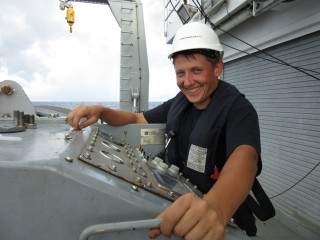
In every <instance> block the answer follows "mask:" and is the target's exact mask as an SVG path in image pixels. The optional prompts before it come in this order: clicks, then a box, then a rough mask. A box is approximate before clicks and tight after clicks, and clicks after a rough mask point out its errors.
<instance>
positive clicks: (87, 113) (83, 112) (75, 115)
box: [67, 105, 103, 129]
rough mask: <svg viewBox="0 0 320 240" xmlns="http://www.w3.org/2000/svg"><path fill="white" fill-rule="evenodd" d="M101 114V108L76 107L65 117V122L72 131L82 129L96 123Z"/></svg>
mask: <svg viewBox="0 0 320 240" xmlns="http://www.w3.org/2000/svg"><path fill="white" fill-rule="evenodd" d="M102 112H103V107H102V106H97V105H92V106H78V107H76V108H75V109H74V110H72V111H71V112H69V114H68V115H67V122H68V123H69V124H70V125H71V126H72V127H73V128H74V129H82V128H85V127H87V126H89V125H91V124H93V123H96V122H97V121H98V120H99V119H100V117H101V114H102ZM82 118H86V119H85V120H83V121H82V120H81V119H82Z"/></svg>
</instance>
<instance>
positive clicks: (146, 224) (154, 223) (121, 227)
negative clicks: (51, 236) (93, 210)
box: [79, 218, 162, 240]
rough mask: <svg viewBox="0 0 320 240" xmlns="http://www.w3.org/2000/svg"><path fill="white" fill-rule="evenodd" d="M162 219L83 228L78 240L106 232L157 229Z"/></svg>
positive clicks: (86, 239)
mask: <svg viewBox="0 0 320 240" xmlns="http://www.w3.org/2000/svg"><path fill="white" fill-rule="evenodd" d="M161 221H162V219H159V218H155V219H146V220H138V221H129V222H118V223H104V224H96V225H92V226H89V227H87V228H85V229H84V230H83V231H82V232H81V234H80V238H79V240H88V239H89V237H90V236H92V235H95V234H101V233H108V232H118V231H130V230H131V231H134V230H136V229H146V228H159V227H160V224H161Z"/></svg>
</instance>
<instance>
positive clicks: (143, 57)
mask: <svg viewBox="0 0 320 240" xmlns="http://www.w3.org/2000/svg"><path fill="white" fill-rule="evenodd" d="M73 2H85V3H96V4H106V5H108V6H109V7H110V10H111V12H112V14H113V16H114V17H115V19H116V21H117V23H118V25H119V27H120V29H121V43H120V44H121V48H120V105H119V106H120V109H123V110H127V111H131V112H143V111H146V110H148V103H149V67H148V56H147V47H146V37H145V30H144V29H145V28H144V20H143V9H142V3H141V1H140V0H134V1H131V0H96V1H87V0H75V1H73ZM71 6H72V5H71V3H70V0H60V9H61V10H64V9H65V8H68V10H69V9H70V7H71ZM72 17H73V18H71V20H70V18H68V12H67V17H66V19H67V22H68V24H69V26H70V32H72V24H73V23H74V12H73V15H72ZM68 19H69V20H68ZM97 87H98V86H97Z"/></svg>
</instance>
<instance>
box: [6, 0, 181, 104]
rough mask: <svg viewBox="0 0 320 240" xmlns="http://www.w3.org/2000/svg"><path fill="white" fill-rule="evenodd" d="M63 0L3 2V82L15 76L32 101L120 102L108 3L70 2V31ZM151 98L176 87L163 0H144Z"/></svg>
mask: <svg viewBox="0 0 320 240" xmlns="http://www.w3.org/2000/svg"><path fill="white" fill-rule="evenodd" d="M59 3H60V2H59V0H42V1H39V0H27V1H26V0H14V1H12V0H1V1H0V81H3V80H14V81H17V82H18V83H19V84H20V85H21V86H22V87H23V88H24V90H25V92H26V93H27V95H28V96H29V98H30V100H31V101H81V102H83V101H118V100H119V78H120V29H119V27H118V25H117V23H116V21H115V19H114V17H113V15H112V13H111V11H110V9H109V7H108V6H107V5H99V4H88V3H78V2H72V4H73V7H74V10H75V24H74V26H73V33H71V34H70V32H69V26H68V25H67V23H66V21H65V14H66V12H65V11H61V10H60V8H59ZM142 3H143V11H144V19H145V27H146V29H145V31H146V38H147V50H148V56H149V58H148V59H149V75H150V84H149V88H150V92H149V95H150V96H149V99H150V101H164V100H167V99H168V98H170V97H173V96H174V95H175V94H176V93H177V91H178V88H177V87H176V84H175V77H174V70H173V67H172V63H171V62H170V61H169V60H168V58H167V55H168V52H169V50H170V45H167V44H166V43H165V37H164V33H163V26H164V23H163V16H164V10H163V4H164V1H163V0H153V1H150V0H142Z"/></svg>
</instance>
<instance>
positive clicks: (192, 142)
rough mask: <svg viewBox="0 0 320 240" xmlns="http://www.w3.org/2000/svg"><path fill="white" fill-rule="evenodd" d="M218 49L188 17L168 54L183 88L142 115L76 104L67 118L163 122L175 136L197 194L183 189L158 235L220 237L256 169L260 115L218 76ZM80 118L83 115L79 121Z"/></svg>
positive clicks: (172, 154) (171, 157)
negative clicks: (188, 192) (77, 105)
mask: <svg viewBox="0 0 320 240" xmlns="http://www.w3.org/2000/svg"><path fill="white" fill-rule="evenodd" d="M222 55H223V49H222V46H221V45H220V42H219V39H218V37H217V35H216V33H215V32H214V31H213V30H212V29H211V28H210V27H209V26H208V25H205V24H203V23H200V22H194V23H188V24H186V25H184V26H182V27H181V28H180V29H179V31H178V32H177V34H176V36H175V38H174V41H173V45H172V52H171V53H170V55H169V58H172V60H173V65H174V69H175V72H176V79H177V85H178V87H179V88H180V90H181V91H180V93H178V94H177V95H176V97H174V98H173V99H170V100H168V101H167V102H165V103H163V104H162V105H160V106H158V107H156V108H155V109H152V110H149V111H146V112H144V113H131V112H126V111H121V110H112V109H109V108H105V107H102V106H80V107H77V108H76V109H75V110H73V111H71V112H70V114H69V115H68V117H67V119H68V122H69V123H70V125H71V126H72V127H74V128H76V129H81V128H84V127H86V126H88V125H90V124H92V123H95V122H96V121H97V120H98V119H102V120H103V121H105V122H107V123H108V124H110V125H124V124H130V123H166V124H167V125H166V126H167V129H166V132H169V131H174V133H175V136H176V137H175V138H173V139H172V140H171V143H170V144H169V146H168V153H167V160H168V161H169V162H170V163H171V164H175V165H177V166H179V167H180V171H181V172H182V173H183V174H184V176H185V177H187V178H189V179H190V181H191V182H192V183H193V184H195V185H197V186H198V189H200V190H201V191H202V192H203V193H206V194H205V195H204V197H203V198H202V199H200V198H198V197H197V196H194V195H193V194H186V195H183V196H182V197H180V198H179V199H178V200H176V201H175V202H174V203H173V204H172V205H171V206H170V207H168V208H167V209H166V210H164V211H163V212H162V213H161V214H160V215H159V216H158V217H159V218H162V223H161V226H160V228H159V229H151V230H150V231H149V237H150V238H152V239H153V238H156V237H158V236H159V235H160V234H163V235H164V236H166V237H170V236H171V235H175V236H178V237H183V239H192V240H197V239H203V240H213V239H224V237H225V228H226V225H227V223H228V221H229V220H230V219H231V218H232V217H233V216H234V214H235V212H236V211H237V209H238V208H239V206H240V205H241V203H242V202H243V201H244V200H245V199H246V198H247V196H248V193H249V192H250V189H251V187H252V185H253V182H254V179H255V177H256V175H257V174H258V173H259V172H260V169H261V160H260V133H259V124H258V117H257V113H256V111H255V110H254V108H253V106H252V105H251V104H250V102H249V101H248V100H247V99H246V98H245V97H244V95H242V94H241V93H240V92H239V91H238V90H237V89H236V88H235V87H234V86H232V85H231V84H228V83H226V82H224V81H222V80H219V79H218V77H219V76H220V74H221V73H222V70H223V62H222V60H221V59H222ZM82 117H86V118H87V119H86V120H85V121H84V122H81V123H79V121H80V119H81V118H82Z"/></svg>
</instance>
